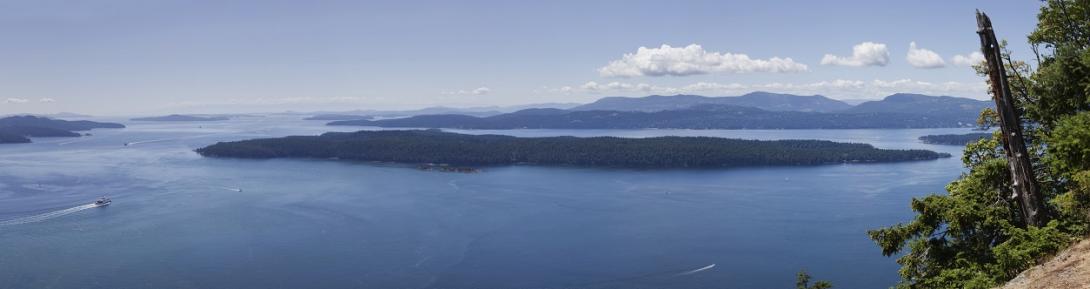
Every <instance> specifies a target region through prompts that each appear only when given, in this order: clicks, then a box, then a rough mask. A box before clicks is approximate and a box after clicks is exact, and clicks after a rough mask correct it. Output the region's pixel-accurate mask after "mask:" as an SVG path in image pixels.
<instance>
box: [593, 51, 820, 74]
mask: <svg viewBox="0 0 1090 289" xmlns="http://www.w3.org/2000/svg"><path fill="white" fill-rule="evenodd" d="M807 69H808V68H807V66H806V65H805V64H802V63H798V62H795V61H794V60H792V59H791V58H780V57H773V58H769V59H752V58H750V57H749V56H748V55H745V54H736V53H729V52H727V53H720V52H714V51H707V50H704V47H701V46H700V45H697V44H689V46H685V47H671V46H670V45H666V44H663V45H662V46H660V47H658V48H647V47H640V48H639V49H636V53H625V54H624V56H622V57H621V59H618V60H614V61H611V62H610V63H609V64H608V65H606V66H604V67H602V68H599V69H598V74H600V75H601V76H604V77H634V76H667V75H670V76H686V75H694V74H708V73H714V72H728V73H749V72H776V73H784V72H803V71H806V70H807Z"/></svg>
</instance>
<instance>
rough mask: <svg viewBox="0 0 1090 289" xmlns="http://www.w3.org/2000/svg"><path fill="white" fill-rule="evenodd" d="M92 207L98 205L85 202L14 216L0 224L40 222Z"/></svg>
mask: <svg viewBox="0 0 1090 289" xmlns="http://www.w3.org/2000/svg"><path fill="white" fill-rule="evenodd" d="M94 207H98V205H95V204H93V203H92V204H86V205H82V206H76V207H71V208H67V209H64V210H57V211H52V212H48V213H44V214H38V215H33V216H28V217H22V218H15V219H11V220H6V221H0V226H12V225H22V224H29V223H37V222H41V221H45V220H49V219H53V218H58V217H61V216H64V215H68V214H71V213H75V212H79V211H83V210H86V209H90V208H94Z"/></svg>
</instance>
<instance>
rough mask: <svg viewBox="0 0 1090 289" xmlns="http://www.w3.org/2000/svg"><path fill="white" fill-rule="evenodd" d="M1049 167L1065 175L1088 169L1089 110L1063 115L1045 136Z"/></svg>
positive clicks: (1089, 159) (1089, 162) (1089, 161)
mask: <svg viewBox="0 0 1090 289" xmlns="http://www.w3.org/2000/svg"><path fill="white" fill-rule="evenodd" d="M1045 141H1046V142H1047V143H1048V149H1047V152H1048V157H1046V158H1045V162H1046V163H1047V164H1048V165H1049V167H1050V168H1051V169H1052V170H1053V171H1056V172H1058V173H1060V174H1064V176H1066V177H1070V176H1072V175H1073V174H1075V173H1078V172H1080V171H1085V170H1087V169H1090V112H1082V113H1079V114H1076V115H1073V116H1068V117H1064V118H1063V119H1061V120H1059V121H1058V124H1057V125H1056V129H1054V130H1053V131H1052V132H1051V133H1050V134H1049V135H1048V136H1046V137H1045Z"/></svg>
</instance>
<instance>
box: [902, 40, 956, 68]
mask: <svg viewBox="0 0 1090 289" xmlns="http://www.w3.org/2000/svg"><path fill="white" fill-rule="evenodd" d="M905 60H906V61H908V64H911V65H912V67H915V68H942V67H943V66H946V62H945V61H942V56H939V54H938V53H935V52H934V51H931V50H928V49H923V48H919V47H916V41H912V42H911V43H909V44H908V54H906V55H905Z"/></svg>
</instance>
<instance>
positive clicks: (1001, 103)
mask: <svg viewBox="0 0 1090 289" xmlns="http://www.w3.org/2000/svg"><path fill="white" fill-rule="evenodd" d="M976 23H977V28H978V30H977V32H976V33H977V34H979V35H980V49H981V51H982V52H984V58H985V59H986V60H987V61H988V63H987V66H988V78H989V80H990V81H991V89H992V98H993V99H994V100H995V108H996V112H997V113H998V114H999V127H1000V129H1001V130H1002V132H1003V137H1002V141H1003V149H1004V150H1005V151H1006V153H1007V164H1008V167H1009V168H1010V172H1011V179H1012V182H1011V190H1012V191H1013V193H1014V196H1013V197H1014V198H1017V199H1019V200H1020V203H1019V204H1020V206H1021V208H1022V216H1023V218H1025V222H1026V225H1029V226H1037V227H1040V226H1044V225H1045V223H1047V222H1048V216H1047V215H1046V213H1045V207H1044V200H1043V199H1042V197H1041V192H1040V190H1039V189H1038V187H1037V180H1036V178H1035V176H1034V174H1033V164H1032V163H1031V162H1030V159H1029V153H1028V152H1027V150H1026V142H1025V140H1024V139H1023V138H1022V121H1021V117H1020V116H1019V112H1018V109H1017V108H1015V105H1014V99H1013V98H1012V97H1011V89H1010V85H1009V84H1008V83H1007V72H1006V69H1004V66H1003V58H1002V53H1001V51H1000V47H999V42H998V41H997V40H996V39H995V31H993V30H992V20H991V19H989V18H988V15H986V14H984V13H981V12H980V11H977V13H976Z"/></svg>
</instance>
